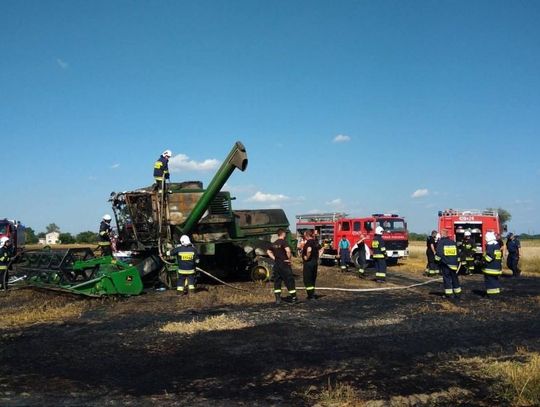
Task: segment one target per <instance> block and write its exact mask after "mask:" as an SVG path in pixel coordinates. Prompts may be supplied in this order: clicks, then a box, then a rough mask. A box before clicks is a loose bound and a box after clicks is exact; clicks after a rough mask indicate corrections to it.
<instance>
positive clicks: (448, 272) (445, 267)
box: [435, 229, 461, 299]
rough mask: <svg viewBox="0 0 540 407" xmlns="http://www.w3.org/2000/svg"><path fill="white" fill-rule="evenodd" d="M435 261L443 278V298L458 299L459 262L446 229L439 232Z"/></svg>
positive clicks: (454, 243)
mask: <svg viewBox="0 0 540 407" xmlns="http://www.w3.org/2000/svg"><path fill="white" fill-rule="evenodd" d="M435 260H436V261H438V262H439V269H440V270H441V274H442V276H443V285H444V296H445V297H446V298H452V296H453V297H454V298H456V299H459V298H460V296H461V285H460V284H459V278H458V271H459V260H458V251H457V245H456V242H455V241H454V240H452V239H450V238H449V237H448V231H447V230H446V229H444V230H442V232H441V239H440V240H439V242H438V243H437V248H436V253H435Z"/></svg>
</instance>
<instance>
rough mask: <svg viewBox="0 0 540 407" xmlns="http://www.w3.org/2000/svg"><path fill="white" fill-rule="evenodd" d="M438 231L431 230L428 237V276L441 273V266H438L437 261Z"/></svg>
mask: <svg viewBox="0 0 540 407" xmlns="http://www.w3.org/2000/svg"><path fill="white" fill-rule="evenodd" d="M436 238H437V231H436V230H433V231H432V232H431V235H430V236H428V238H427V239H426V246H427V247H426V257H427V265H426V275H427V276H434V275H436V274H439V267H438V266H437V263H436V262H435V250H436V247H437V240H436Z"/></svg>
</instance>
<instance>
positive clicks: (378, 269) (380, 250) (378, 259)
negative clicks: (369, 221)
mask: <svg viewBox="0 0 540 407" xmlns="http://www.w3.org/2000/svg"><path fill="white" fill-rule="evenodd" d="M383 232H384V229H383V228H382V227H381V226H377V227H376V228H375V237H374V238H373V240H372V241H371V251H372V254H373V255H372V256H371V257H372V258H373V263H374V264H375V278H376V279H377V282H378V283H384V282H385V281H386V246H385V243H384V239H383V237H382V234H383Z"/></svg>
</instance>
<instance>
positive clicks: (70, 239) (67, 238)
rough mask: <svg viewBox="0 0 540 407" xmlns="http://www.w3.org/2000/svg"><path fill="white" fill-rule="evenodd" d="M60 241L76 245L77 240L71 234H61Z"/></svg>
mask: <svg viewBox="0 0 540 407" xmlns="http://www.w3.org/2000/svg"><path fill="white" fill-rule="evenodd" d="M59 239H60V242H61V243H63V244H71V243H75V238H74V237H73V235H72V234H71V233H60V236H59Z"/></svg>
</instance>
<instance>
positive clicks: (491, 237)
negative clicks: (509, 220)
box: [486, 232, 497, 243]
mask: <svg viewBox="0 0 540 407" xmlns="http://www.w3.org/2000/svg"><path fill="white" fill-rule="evenodd" d="M495 241H497V236H495V233H493V232H487V233H486V242H487V243H491V242H495Z"/></svg>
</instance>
